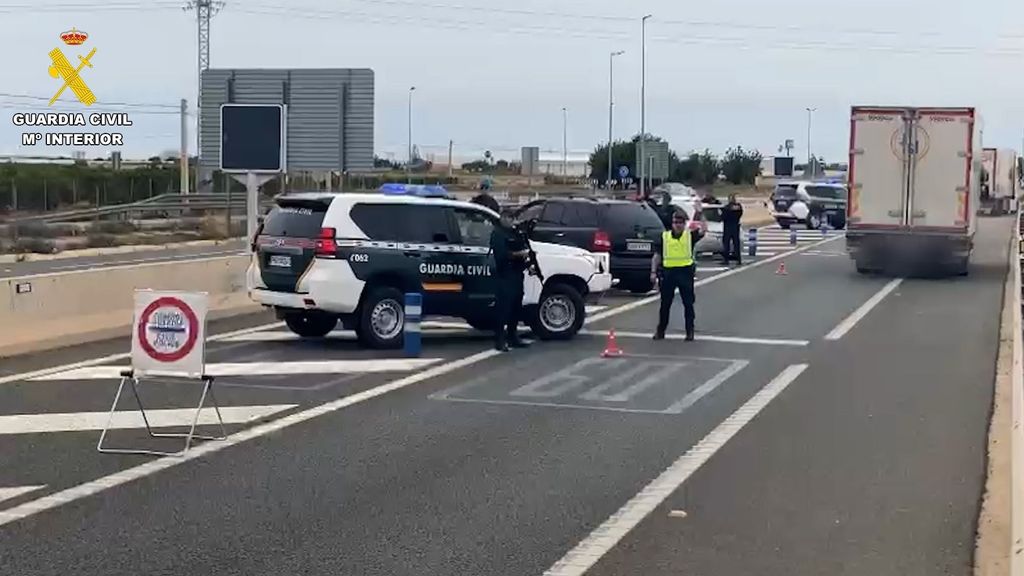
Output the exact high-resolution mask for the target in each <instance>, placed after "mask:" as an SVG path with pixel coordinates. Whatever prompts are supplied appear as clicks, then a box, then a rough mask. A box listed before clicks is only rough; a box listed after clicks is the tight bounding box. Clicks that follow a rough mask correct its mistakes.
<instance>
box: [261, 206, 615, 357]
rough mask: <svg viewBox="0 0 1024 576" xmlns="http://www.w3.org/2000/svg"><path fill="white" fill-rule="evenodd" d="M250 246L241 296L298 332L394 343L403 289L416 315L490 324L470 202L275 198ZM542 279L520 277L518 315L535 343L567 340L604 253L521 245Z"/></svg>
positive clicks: (487, 275)
mask: <svg viewBox="0 0 1024 576" xmlns="http://www.w3.org/2000/svg"><path fill="white" fill-rule="evenodd" d="M276 204H277V205H276V206H275V207H274V208H273V209H272V210H271V211H270V213H269V214H267V216H266V218H265V219H264V221H263V223H262V224H261V226H260V230H259V232H258V234H257V236H256V238H255V239H254V242H253V243H254V248H255V250H254V252H253V255H252V262H251V264H250V266H249V270H248V274H247V282H248V288H249V294H250V297H251V298H252V299H253V300H254V301H255V302H257V303H259V304H262V305H264V306H268V307H272V308H274V310H275V311H276V312H277V315H278V316H279V317H280V318H282V319H284V321H285V323H286V324H287V325H288V327H289V328H290V329H291V330H292V331H293V332H295V333H296V334H298V335H300V336H304V337H309V338H316V337H323V336H325V335H327V334H328V333H329V332H330V331H331V330H334V329H335V328H336V327H337V325H338V322H339V320H340V322H341V323H342V325H343V326H344V327H345V328H346V329H350V330H354V331H355V332H356V334H357V335H358V338H359V340H360V342H361V343H363V344H364V345H365V346H368V347H373V348H394V347H399V346H401V344H402V335H403V331H404V326H405V314H404V310H403V308H404V307H403V303H404V297H405V294H406V293H410V292H418V293H421V294H422V295H423V314H424V315H425V316H454V317H459V318H463V319H465V320H466V321H467V322H468V323H469V324H470V325H472V326H473V327H475V328H479V329H483V330H487V329H492V328H493V324H494V317H495V314H494V284H495V283H494V282H493V280H492V278H491V274H492V271H493V266H494V261H493V256H492V255H491V254H490V248H489V244H490V238H491V231H492V230H493V229H494V227H495V226H497V225H498V215H497V214H495V213H494V212H492V211H491V210H489V209H487V208H485V207H483V206H480V205H477V204H473V203H469V202H460V201H456V200H450V199H440V198H424V197H420V196H416V195H389V194H375V193H366V194H350V193H341V194H331V193H293V194H286V195H283V196H280V197H278V198H277V200H276ZM531 244H532V246H533V248H534V251H535V252H536V253H537V261H538V264H539V267H540V269H541V273H542V275H543V277H544V281H543V284H542V282H541V281H540V280H539V279H538V277H537V276H532V275H527V276H526V278H525V280H524V287H523V288H524V298H523V312H524V317H523V318H522V319H521V320H523V321H525V322H526V323H527V325H529V326H530V328H531V329H532V330H533V332H534V333H535V334H536V335H537V336H538V337H539V338H541V339H552V340H554V339H569V338H572V337H573V336H574V335H575V334H576V333H577V332H578V331H579V330H580V328H581V327H582V326H583V322H584V319H585V316H586V309H585V306H584V300H585V298H587V296H588V295H591V294H595V293H600V292H604V291H607V290H609V289H610V288H611V284H612V278H611V275H610V273H609V266H608V256H607V254H593V253H590V252H587V251H586V250H582V249H579V248H574V247H570V246H560V245H555V244H546V243H541V242H532V243H531Z"/></svg>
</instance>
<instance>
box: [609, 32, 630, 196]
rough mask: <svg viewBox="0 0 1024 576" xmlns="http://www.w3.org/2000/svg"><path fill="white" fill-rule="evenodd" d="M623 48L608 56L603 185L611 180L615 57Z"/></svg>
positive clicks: (620, 54) (621, 53)
mask: <svg viewBox="0 0 1024 576" xmlns="http://www.w3.org/2000/svg"><path fill="white" fill-rule="evenodd" d="M625 53H626V51H625V50H619V51H618V52H612V53H611V55H609V56H608V179H607V180H605V186H611V182H612V124H613V122H614V121H615V112H614V110H615V57H616V56H622V55H623V54H625Z"/></svg>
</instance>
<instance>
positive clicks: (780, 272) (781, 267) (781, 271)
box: [775, 262, 788, 276]
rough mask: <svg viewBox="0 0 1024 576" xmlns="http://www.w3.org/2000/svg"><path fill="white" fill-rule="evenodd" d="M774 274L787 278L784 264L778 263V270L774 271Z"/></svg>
mask: <svg viewBox="0 0 1024 576" xmlns="http://www.w3.org/2000/svg"><path fill="white" fill-rule="evenodd" d="M775 273H776V274H778V275H779V276H787V275H788V273H787V272H786V263H785V262H779V269H778V270H776V271H775Z"/></svg>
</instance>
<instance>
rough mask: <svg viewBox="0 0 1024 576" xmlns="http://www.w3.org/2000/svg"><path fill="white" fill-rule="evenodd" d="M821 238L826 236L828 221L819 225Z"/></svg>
mask: <svg viewBox="0 0 1024 576" xmlns="http://www.w3.org/2000/svg"><path fill="white" fill-rule="evenodd" d="M821 236H822V237H823V238H824V237H825V236H828V221H827V220H826V221H825V222H822V223H821Z"/></svg>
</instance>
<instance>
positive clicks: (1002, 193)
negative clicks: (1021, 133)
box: [980, 148, 1020, 216]
mask: <svg viewBox="0 0 1024 576" xmlns="http://www.w3.org/2000/svg"><path fill="white" fill-rule="evenodd" d="M983 158H984V160H983V166H984V168H985V171H984V173H983V176H982V178H983V179H982V183H981V206H980V209H981V210H982V211H983V212H984V213H986V214H991V215H993V216H999V215H1001V214H1009V213H1011V212H1014V211H1016V209H1017V192H1018V189H1019V188H1020V185H1019V184H1020V179H1019V177H1018V175H1017V151H1016V150H1014V149H1012V148H985V150H984V154H983Z"/></svg>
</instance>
